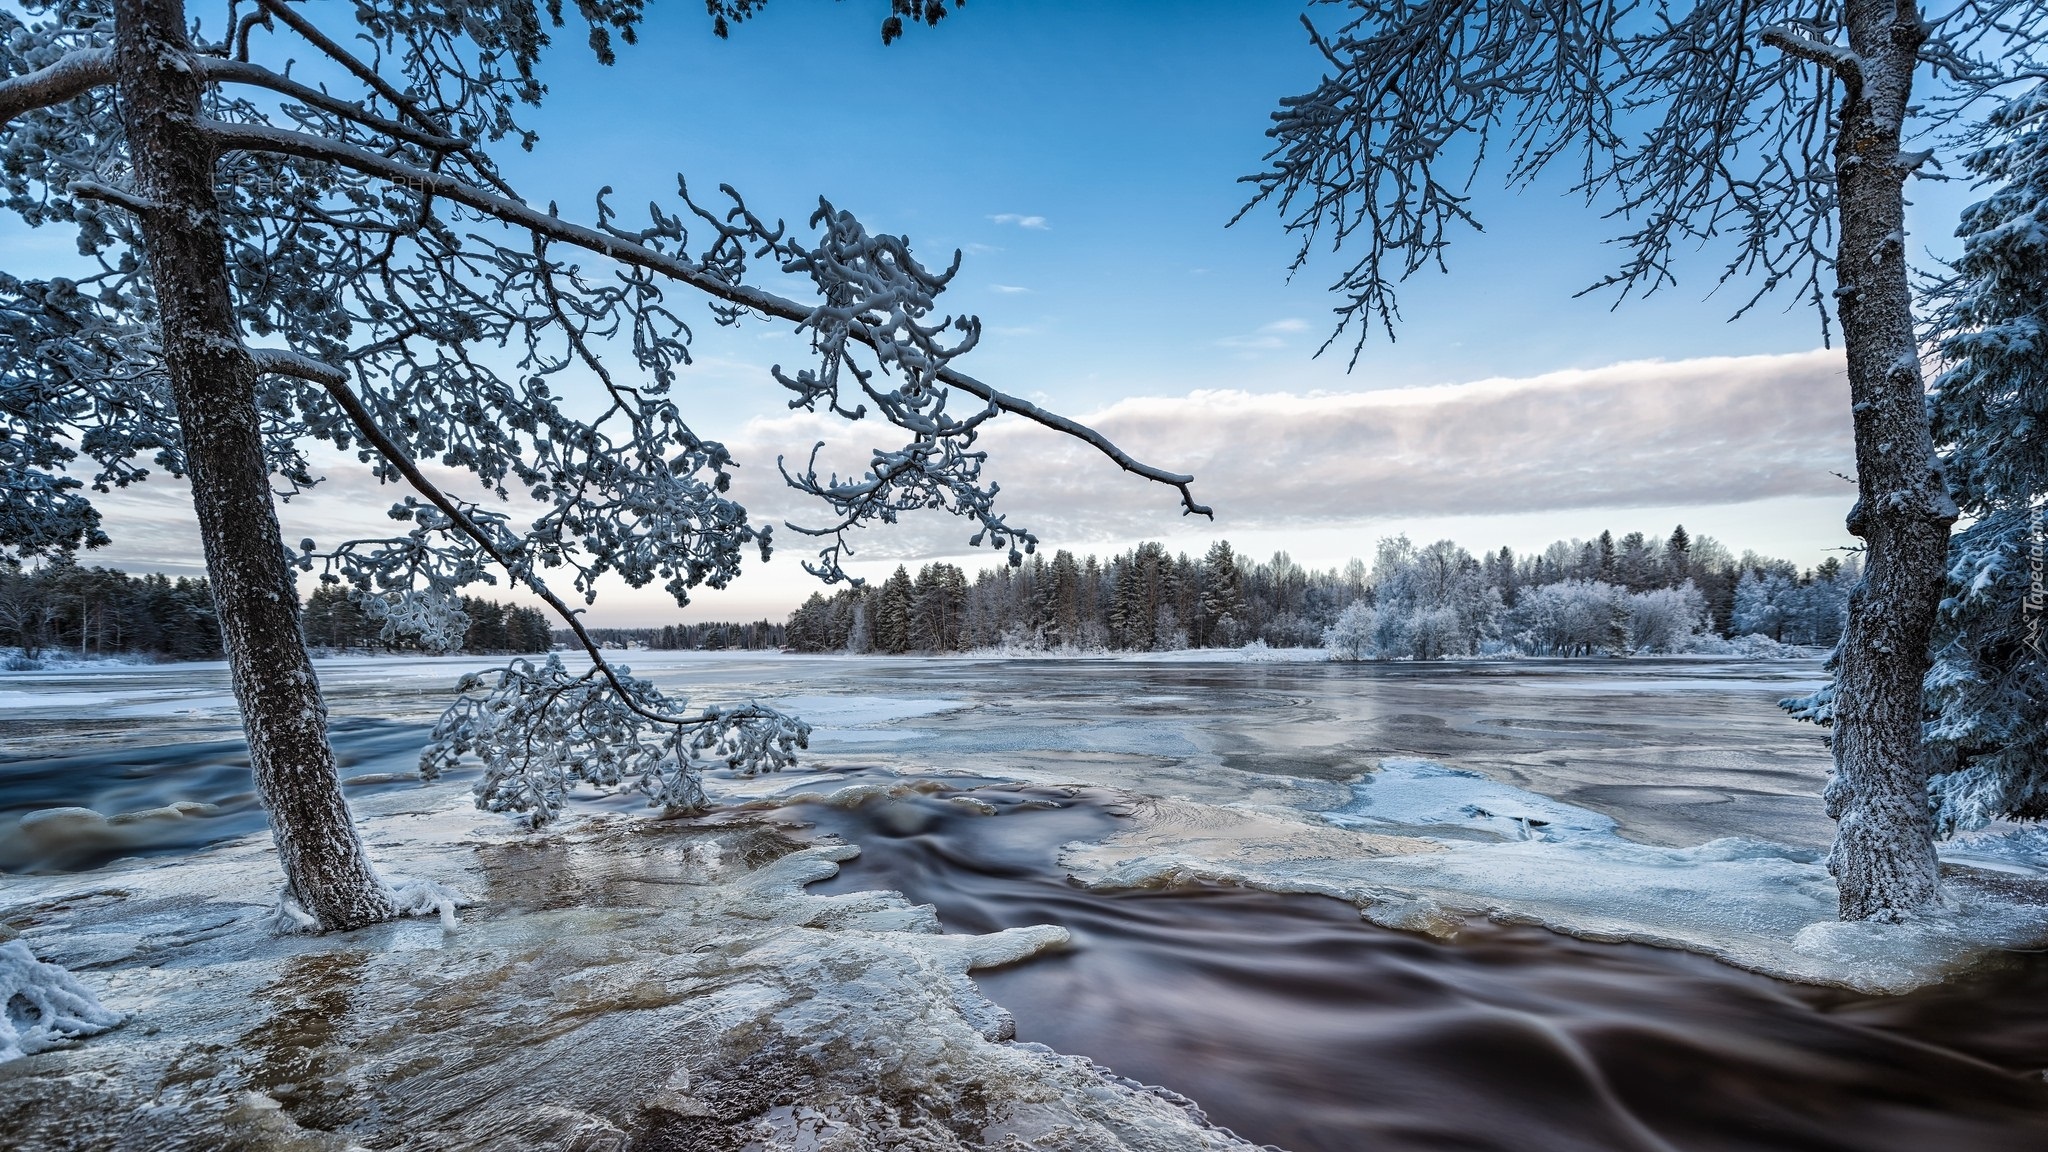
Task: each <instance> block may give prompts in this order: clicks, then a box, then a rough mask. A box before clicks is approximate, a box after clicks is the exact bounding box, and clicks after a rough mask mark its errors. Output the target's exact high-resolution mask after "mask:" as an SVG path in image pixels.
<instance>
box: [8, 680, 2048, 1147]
mask: <svg viewBox="0 0 2048 1152" xmlns="http://www.w3.org/2000/svg"><path fill="white" fill-rule="evenodd" d="M628 660H629V662H631V663H632V664H633V665H634V670H635V672H636V673H637V674H640V675H643V676H647V677H649V678H650V679H653V680H655V681H656V682H657V683H658V684H660V685H661V686H662V687H663V688H664V689H665V690H668V691H671V692H673V693H677V694H683V695H688V696H690V697H691V698H692V699H694V700H696V701H697V702H700V703H716V702H735V701H742V700H748V699H757V700H761V701H763V702H766V703H773V704H776V705H778V706H781V707H784V708H786V709H789V710H792V711H795V712H797V713H799V714H801V715H804V716H805V717H806V718H807V719H809V720H810V721H811V722H812V724H813V725H814V727H815V733H814V737H813V741H812V747H811V750H810V752H809V753H808V754H807V755H806V757H805V759H804V762H803V766H802V768H800V769H799V770H798V771H796V772H792V773H789V774H785V775H783V776H779V777H775V778H770V779H764V780H758V781H716V782H714V787H713V792H714V795H720V796H722V797H723V798H724V799H725V800H727V801H728V802H729V803H730V804H734V805H740V804H745V805H748V806H749V808H748V810H749V811H752V812H755V813H757V814H758V815H759V817H760V818H763V819H767V820H771V821H775V822H779V823H781V824H783V825H788V826H790V827H789V830H788V831H787V832H785V833H778V834H779V835H786V836H793V837H796V838H797V840H798V841H800V842H809V843H817V844H827V845H829V844H831V843H833V842H835V840H836V839H843V840H846V841H850V842H852V843H854V844H856V845H858V846H859V847H860V848H861V849H862V855H861V856H860V857H859V858H857V859H854V860H852V861H850V862H848V863H846V865H845V867H844V869H843V871H842V872H841V874H840V875H839V876H837V877H836V878H833V879H830V880H828V881H825V882H824V883H823V884H822V885H814V886H813V890H814V891H818V892H823V893H834V892H837V893H854V892H859V891H862V890H865V889H872V888H892V889H897V890H900V891H903V892H904V893H906V894H907V895H908V896H909V897H910V898H911V900H912V901H914V902H917V903H922V904H928V905H931V906H933V907H934V908H935V909H936V911H937V915H938V918H939V921H940V923H941V925H942V926H943V927H944V928H945V929H947V930H948V931H955V932H972V933H986V932H995V931H998V930H1002V929H1026V928H1027V927H1028V926H1031V925H1043V924H1056V925H1060V926H1062V927H1064V928H1066V929H1067V930H1068V931H1069V932H1070V933H1071V934H1072V937H1073V942H1072V944H1071V945H1070V946H1069V947H1067V948H1065V949H1064V950H1061V951H1058V952H1056V953H1054V954H1052V955H1049V956H1046V957H1042V958H1039V959H1035V960H1032V961H1029V962H1026V963H1021V964H1015V965H1012V966H1008V967H1001V968H997V969H995V970H993V971H989V972H985V973H983V974H982V975H981V976H979V977H978V980H979V982H980V985H981V988H982V990H983V991H984V992H985V993H987V994H988V995H989V996H991V997H992V998H993V999H994V1000H995V1001H996V1002H997V1003H998V1004H1000V1005H1002V1006H1003V1007H1005V1008H1007V1009H1009V1010H1010V1011H1011V1012H1012V1013H1014V1014H1015V1017H1016V1034H1017V1036H1018V1038H1019V1040H1020V1041H1023V1042H1033V1041H1036V1042H1042V1043H1044V1044H1046V1045H1049V1046H1050V1047H1051V1048H1053V1049H1056V1050H1058V1051H1061V1052H1067V1053H1074V1054H1078V1055H1082V1056H1086V1057H1089V1058H1092V1059H1093V1060H1095V1061H1097V1062H1098V1063H1101V1064H1103V1065H1106V1066H1108V1067H1109V1068H1110V1069H1111V1071H1112V1072H1114V1073H1116V1074H1119V1075H1121V1076H1125V1077H1135V1078H1137V1079H1138V1080H1141V1081H1144V1082H1147V1083H1152V1084H1159V1085H1163V1086H1165V1087H1166V1088H1168V1089H1171V1090H1173V1091H1174V1092H1178V1093H1183V1094H1185V1095H1187V1096H1189V1097H1192V1098H1193V1099H1194V1100H1195V1102H1196V1103H1198V1104H1200V1105H1201V1106H1203V1107H1204V1108H1205V1109H1206V1110H1207V1112H1208V1114H1209V1117H1210V1119H1212V1120H1214V1121H1215V1122H1217V1123H1220V1124H1223V1125H1227V1126H1229V1127H1231V1128H1233V1129H1235V1130H1236V1131H1237V1132H1238V1133H1239V1134H1240V1135H1242V1136H1244V1137H1246V1138H1248V1139H1250V1140H1252V1141H1254V1142H1268V1141H1270V1142H1273V1143H1276V1144H1279V1145H1282V1146H1284V1147H1289V1148H1295V1149H1299V1150H1308V1149H1347V1148H1355V1147H1365V1146H1371V1147H1375V1148H1416V1149H1424V1148H1446V1147H1471V1148H1504V1149H1505V1148H1518V1149H1549V1148H1559V1149H1563V1148H1600V1149H1606V1148H1618V1149H1619V1148H1626V1149H1637V1148H1646V1149H1664V1148H1686V1149H1710V1148H1759V1147H1782V1148H1788V1149H1790V1148H1827V1147H1840V1148H1845V1149H1850V1148H1853V1149H1877V1148H1901V1149H1904V1148H1926V1147H1971V1148H2006V1147H2010V1148H2038V1147H2041V1146H2043V1145H2044V1142H2048V1087H2044V1085H2043V1083H2042V1079H2043V1070H2044V1069H2048V1007H2044V1005H2048V996H2044V995H2043V993H2044V992H2048V965H2044V964H2043V963H2041V962H2040V960H2039V959H2038V957H2036V956H2034V955H2033V954H2031V953H2027V952H2024V951H2013V950H2010V949H2011V948H2016V947H2019V946H2022V945H2027V944H2032V943H2035V941H2034V940H2033V939H2031V938H2030V937H2029V933H2030V931H2033V930H2034V928H2035V926H2037V925H2038V923H2039V921H2040V919H2041V917H2042V915H2043V913H2042V911H2041V910H2040V909H2038V908H2029V909H2026V910H2025V912H2024V913H2023V914H2015V911H2014V909H2013V906H2012V897H2013V896H2014V894H2015V893H2017V894H2018V895H2020V896H2022V897H2029V896H2030V895H2031V894H2032V893H2033V892H2034V891H2035V890H2036V888H2037V887H2038V886H2039V884H2040V882H2041V878H2042V876H2043V870H2042V869H2041V868H2040V866H2039V865H2038V863H2037V858H2036V857H2035V856H2034V855H2033V854H2032V850H2033V849H2034V847H2035V846H2036V845H2037V844H2038V840H2037V839H2033V838H2030V837H2029V836H2028V835H2027V834H2026V833H2014V832H2011V831H2010V830H1998V831H1997V833H1996V834H1994V835H1992V836H1989V837H1984V838H1980V839H1979V840H1978V841H1976V842H1974V843H1972V844H1968V845H1962V846H1957V847H1954V848H1952V849H1950V851H1949V853H1948V859H1949V861H1950V870H1949V875H1950V882H1951V890H1952V893H1953V894H1954V896H1955V898H1956V901H1957V908H1956V910H1955V915H1954V917H1953V918H1952V919H1951V920H1948V921H1944V922H1943V923H1941V924H1937V925H1932V926H1923V927H1920V928H1915V929H1912V930H1892V931H1890V932H1889V933H1887V932H1884V931H1877V930H1865V929H1843V928H1839V927H1837V926H1834V925H1831V924H1829V923H1827V919H1828V915H1827V913H1828V911H1829V910H1830V908H1831V902H1832V889H1831V886H1830V884H1829V883H1828V881H1827V878H1826V874H1825V870H1824V867H1823V866H1822V864H1821V862H1820V861H1821V854H1822V851H1823V850H1824V848H1825V845H1826V843H1827V840H1828V838H1829V836H1830V834H1831V825H1830V824H1829V822H1828V821H1827V820H1826V819H1825V818H1824V817H1823V815H1822V813H1821V811H1820V804H1819V800H1818V795H1819V791H1820V787H1821V784H1822V782H1823V780H1824V775H1825V772H1826V769H1827V766H1828V758H1827V753H1826V750H1825V749H1824V747H1823V746H1822V744H1821V742H1820V739H1819V736H1818V733H1817V732H1816V731H1815V730H1814V729H1812V728H1810V727H1805V726H1800V725H1797V724H1794V723H1792V722H1791V721H1789V720H1788V719H1786V718H1785V717H1784V716H1783V714H1782V713H1780V712H1779V711H1778V710H1777V709H1776V708H1775V707H1774V706H1773V702H1774V701H1775V700H1776V699H1778V698H1779V697H1781V696H1785V695H1788V694H1793V693H1796V692H1800V691H1803V690H1805V689H1808V688H1810V687H1811V686H1813V685H1814V684H1816V683H1818V678H1819V669H1818V666H1817V664H1816V663H1813V662H1773V663H1736V662H1717V661H1711V660H1699V659H1672V660H1629V661H1595V662H1547V661H1524V662H1512V663H1478V664H1465V665H1460V664H1440V665H1395V666H1386V665H1363V666H1361V665H1332V664H1321V663H1307V662H1301V663H1287V662H1275V663H1223V662H1208V663H1203V662H1173V661H1159V662H1136V661H1112V660H1086V659H1083V660H1051V659H1047V660H976V659H939V660H931V659H914V658H876V657H868V658H841V657H780V656H741V655H715V656H697V655H689V654H666V653H636V654H633V656H632V657H628ZM485 665H486V662H484V661H478V660H458V659H445V660H399V659H354V660H332V661H324V662H322V664H321V667H320V672H321V676H322V682H323V686H324V687H325V689H326V691H327V694H328V697H329V700H330V702H331V705H332V709H333V714H334V717H335V741H336V745H337V749H338V751H339V753H340V755H341V758H342V761H343V763H344V775H345V777H347V778H348V781H349V789H350V792H351V795H352V797H353V798H354V799H355V800H356V802H357V804H358V805H359V806H360V807H363V808H364V809H365V810H366V811H370V812H379V813H382V812H389V813H394V814H398V813H404V812H415V811H416V812H424V811H428V810H431V809H437V808H438V809H440V810H445V809H448V808H450V807H451V805H452V804H453V803H454V801H455V800H456V799H457V798H459V797H460V796H461V794H462V792H463V790H464V788H465V782H464V781H463V780H461V779H451V780H448V781H445V782H442V783H438V784H434V785H427V786H422V785H421V784H419V783H418V781H417V780H416V779H414V778H412V777H411V773H412V771H413V767H414V765H413V759H414V757H415V756H416V754H417V749H418V746H419V744H420V743H421V741H422V739H423V736H424V732H425V728H426V726H427V725H429V724H431V722H432V720H433V718H434V717H435V716H436V715H437V714H438V712H439V711H440V709H441V707H443V706H444V705H445V703H446V701H447V698H448V693H449V689H450V687H451V685H452V684H453V682H454V680H455V679H456V678H457V676H458V675H459V674H460V673H461V672H463V671H466V670H469V669H472V668H479V667H484V666H485ZM629 800H630V798H626V797H614V798H608V799H607V798H593V799H591V800H589V801H588V802H586V803H584V804H582V805H580V806H579V808H578V811H580V812H582V813H584V814H585V816H586V818H587V819H594V820H600V821H602V820H606V819H614V820H615V819H616V818H617V817H618V816H619V815H620V814H623V813H629V812H636V811H638V810H637V809H635V808H633V807H632V806H631V804H630V803H629ZM991 815H993V816H995V817H996V818H995V819H990V816H991ZM733 818H734V817H731V816H728V817H725V818H724V819H726V820H731V819H733ZM476 819H478V820H481V821H482V822H483V823H484V824H486V825H489V824H492V823H493V822H494V821H496V818H493V817H485V816H479V817H477V818H476ZM573 823H574V821H572V824H573ZM262 829H263V822H262V814H261V811H260V809H258V808H257V807H256V805H255V802H254V798H253V796H252V795H251V794H250V791H249V783H248V779H247V771H246V760H245V757H244V752H243V749H242V748H241V746H240V741H239V737H238V731H237V727H236V719H235V715H234V712H233V705H232V700H231V698H230V697H229V696H228V689H227V681H226V676H225V672H224V671H223V670H221V669H219V668H218V667H209V666H205V665H180V666H163V667H155V668H138V669H127V670H99V671H92V672H81V673H42V674H13V675H8V676H4V677H0V870H4V871H6V872H9V873H12V874H13V878H12V879H11V880H5V881H0V883H4V884H6V885H7V886H8V887H9V888H10V889H11V890H13V892H14V893H15V894H18V899H19V901H20V903H19V904H18V905H17V912H16V914H14V915H13V916H12V918H11V919H10V921H9V922H10V923H17V924H19V925H21V926H23V927H25V928H26V929H27V931H28V935H29V938H30V939H31V940H32V941H36V942H37V945H38V948H39V950H40V951H43V952H48V953H53V958H59V959H66V960H67V962H71V963H73V964H74V966H77V967H79V968H80V970H81V971H84V972H86V973H87V974H88V975H90V973H91V971H92V970H93V969H94V967H95V964H96V963H97V964H101V965H103V966H106V967H108V968H109V970H113V969H115V968H118V967H119V965H120V964H121V963H126V962H129V961H120V960H111V959H99V960H96V959H95V954H93V953H92V952H91V950H90V949H84V948H74V949H73V951H74V952H75V953H76V954H75V955H71V956H68V957H67V956H64V955H62V953H64V951H65V945H64V939H65V932H66V930H67V927H69V928H72V929H75V928H76V927H77V926H76V925H67V923H66V922H65V921H64V920H63V917H62V916H61V915H58V914H56V913H47V912H40V911H33V909H36V908H40V909H47V908H50V907H53V906H57V905H61V904H62V903H63V900H64V899H67V898H69V897H65V896H64V895H63V894H64V893H66V892H72V891H76V890H77V889H76V885H78V884H80V883H85V882H90V883H94V884H105V885H115V884H122V883H126V881H125V880H123V877H124V876H130V875H142V874H145V873H147V874H151V875H154V874H158V873H163V872H165V867H164V866H165V865H168V866H169V868H171V869H173V870H175V869H179V868H184V869H190V868H192V867H195V866H197V865H195V864H194V863H193V862H194V861H197V862H199V863H200V864H203V863H204V862H205V861H206V860H208V859H210V858H212V857H213V856H214V855H216V854H219V855H221V856H222V858H223V859H226V858H227V857H229V856H232V855H233V854H234V853H235V852H237V851H239V852H241V853H243V856H244V857H246V858H248V859H256V858H258V857H259V856H260V848H261V844H262V841H261V835H260V834H261V832H262ZM493 835H494V836H495V835H497V833H493ZM387 839H388V838H387ZM390 842H391V843H394V844H395V843H397V841H395V840H394V841H390ZM506 842H507V843H517V841H516V840H507V841H506ZM372 843H373V850H374V849H375V846H376V845H377V843H378V840H377V838H376V837H375V836H373V837H372ZM406 844H407V845H408V849H407V850H408V851H411V852H412V853H413V854H414V855H415V856H424V855H425V853H424V851H423V849H422V848H421V845H420V843H419V841H418V837H417V836H414V837H413V839H411V840H408V841H406ZM394 850H395V849H394ZM123 857H139V859H135V860H127V861H123V859H122V858H123ZM67 884H70V885H73V887H72V888H69V889H67V888H65V885H67ZM636 891H637V889H636ZM1331 897H1335V899H1332V898H1331ZM493 900H494V902H496V903H499V904H501V905H504V906H506V907H512V906H517V905H519V904H520V900H519V899H518V898H514V899H510V900H499V899H497V898H496V897H494V898H493ZM38 902H40V903H38ZM14 904H16V897H15V896H12V895H0V912H4V911H5V910H6V908H7V907H8V906H9V905H14ZM485 907H489V905H486V906H485ZM23 908H30V909H31V911H27V912H24V911H20V909H23ZM478 914H480V915H488V913H481V912H480V913H478ZM108 915H109V916H111V915H112V914H111V913H109V914H108ZM1361 916H1362V917H1363V919H1361ZM1546 928H1552V929H1557V930H1559V931H1561V932H1565V933H1569V934H1570V935H1569V936H1567V935H1560V934H1558V932H1553V931H1548V930H1546ZM465 930H466V929H465ZM492 930H493V929H490V928H489V927H488V926H486V927H485V928H483V929H479V931H484V932H489V931H492ZM456 935H459V933H457V934H456ZM1573 937H1576V939H1574V938H1573ZM1645 944H1661V945H1666V946H1667V947H1661V948H1653V947H1645V946H1644V945H1645ZM2000 945H2004V946H2006V950H2001V949H2000V947H1999V946H2000ZM1987 949H1989V950H1990V958H1989V959H1988V960H1987V959H1985V955H1986V950H1987ZM1709 957H1715V958H1718V959H1719V960H1721V961H1726V962H1727V963H1721V962H1717V960H1716V959H1709ZM1730 965H1738V966H1739V967H1731V966H1730ZM1964 967H1970V968H1971V969H1972V972H1973V974H1971V975H1968V976H1965V977H1961V978H1957V979H1952V980H1950V981H1949V982H1947V983H1936V984H1934V985H1933V986H1930V987H1924V988H1922V989H1921V990H1920V991H1918V992H1913V993H1911V994H1909V995H1905V996H1879V995H1873V993H1878V992H1883V991H1897V990H1903V989H1908V988H1912V987H1914V986H1916V985H1926V984H1929V983H1930V982H1934V981H1939V980H1941V979H1942V978H1943V977H1944V976H1946V975H1947V974H1949V973H1951V972H1954V971H1957V970H1960V969H1962V968H1964ZM1743 969H1747V970H1746V971H1745V970H1743ZM1758 973H1769V974H1772V975H1775V976H1779V977H1789V978H1792V979H1794V980H1797V981H1799V983H1786V982H1784V981H1783V980H1780V979H1773V978H1772V976H1771V975H1760V974H1758ZM132 1027H133V1026H131V1028H132ZM123 1031H127V1030H125V1029H124V1030H123ZM122 1034H123V1032H116V1033H112V1034H110V1036H120V1035H122ZM101 1042H102V1041H93V1042H89V1043H88V1044H87V1046H86V1048H87V1049H90V1048H91V1047H92V1045H93V1044H98V1043H101ZM81 1051H83V1049H82V1050H81ZM294 1115H296V1113H294ZM5 1123H6V1117H5V1113H4V1112H0V1125H4V1124H5ZM336 1123H337V1124H339V1125H340V1126H341V1127H343V1128H346V1127H347V1125H348V1123H349V1122H348V1121H347V1120H346V1117H344V1118H343V1119H342V1120H340V1121H336ZM356 1123H359V1124H360V1123H367V1121H357V1122H356ZM4 1130H5V1129H4V1128H0V1131H4ZM49 1146H52V1147H63V1146H67V1145H64V1144H63V1143H62V1142H61V1141H54V1140H52V1141H49ZM78 1146H81V1147H83V1146H88V1144H87V1143H80V1144H79V1145H78ZM370 1146H383V1145H370ZM650 1146H651V1145H650ZM705 1146H707V1147H711V1146H717V1145H709V1144H707V1145H705ZM735 1146H736V1147H737V1146H738V1145H735ZM760 1146H761V1147H770V1146H774V1147H780V1146H783V1145H779V1144H773V1143H772V1142H771V1143H767V1144H761V1145H760ZM789 1146H791V1147H795V1146H799V1145H796V1144H791V1145H789Z"/></svg>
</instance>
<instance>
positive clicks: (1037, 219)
mask: <svg viewBox="0 0 2048 1152" xmlns="http://www.w3.org/2000/svg"><path fill="white" fill-rule="evenodd" d="M989 219H990V220H993V221H995V222H996V223H998V224H1015V225H1016V226H1017V227H1019V228H1030V229H1032V230H1034V231H1038V232H1043V231H1045V230H1047V229H1049V228H1051V227H1052V225H1050V224H1048V223H1046V222H1045V217H1043V216H1025V215H1023V214H1021V213H1017V212H998V213H996V214H995V215H993V216H990V217H989Z"/></svg>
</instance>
